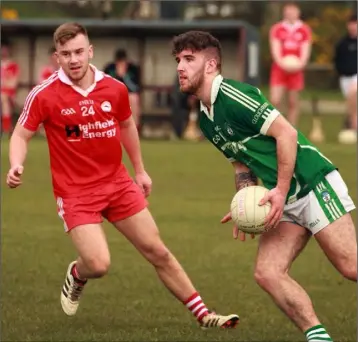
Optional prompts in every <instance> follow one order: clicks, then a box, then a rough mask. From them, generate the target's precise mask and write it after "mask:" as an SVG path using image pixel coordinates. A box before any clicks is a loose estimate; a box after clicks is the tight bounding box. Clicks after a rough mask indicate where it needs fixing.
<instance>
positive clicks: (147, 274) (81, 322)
mask: <svg viewBox="0 0 358 342" xmlns="http://www.w3.org/2000/svg"><path fill="white" fill-rule="evenodd" d="M341 121H342V120H341V118H337V117H334V116H329V117H327V118H326V119H325V121H324V126H325V129H326V132H327V138H328V142H327V143H325V144H324V145H322V146H320V147H321V150H322V151H323V152H324V153H325V154H327V156H328V157H329V158H331V159H332V160H333V161H334V162H335V163H336V164H337V165H338V167H339V168H340V169H341V172H342V174H343V177H344V178H345V180H346V182H347V184H348V187H349V188H350V189H351V195H352V197H353V198H354V200H355V201H356V186H357V184H356V149H355V147H354V146H348V147H347V146H345V147H343V146H340V145H338V144H337V143H336V142H335V140H336V134H337V130H338V129H339V128H340V127H341ZM309 124H310V119H309V117H305V118H303V120H302V123H301V127H302V130H303V131H304V132H307V131H308V129H309ZM142 146H143V153H144V156H145V162H146V165H147V169H148V171H149V173H150V174H151V176H152V178H153V181H154V189H153V194H152V196H151V200H150V202H151V204H150V208H151V211H152V213H153V214H154V216H155V218H156V220H157V223H158V225H159V227H160V229H161V233H162V236H163V239H164V240H165V241H166V243H167V244H168V246H169V247H170V248H171V249H172V251H173V252H174V253H175V254H176V255H177V257H178V259H179V260H180V261H181V262H182V264H183V266H184V267H185V268H186V270H187V272H188V273H189V275H190V276H191V278H192V279H193V281H194V283H195V284H196V285H197V287H198V290H199V291H200V293H201V295H202V296H203V298H204V299H205V301H206V303H207V305H208V306H210V307H211V308H214V309H216V310H217V311H219V312H223V313H231V312H238V313H239V315H240V317H241V325H240V326H239V328H238V329H236V330H232V331H224V330H214V331H213V330H208V331H202V330H200V329H198V327H197V326H196V323H195V321H194V319H193V317H192V316H191V314H190V313H189V312H187V311H186V309H185V307H184V306H183V305H182V304H180V303H178V302H176V301H175V300H174V299H173V298H172V297H171V295H170V294H169V293H167V291H166V290H165V289H164V288H163V287H162V285H161V284H160V283H159V281H158V280H157V278H156V276H155V274H154V272H153V270H152V268H151V267H150V266H149V265H148V264H147V263H146V262H145V261H144V260H142V258H141V257H140V256H139V255H138V254H137V252H136V251H135V250H134V248H133V247H132V246H130V245H129V244H128V243H127V242H126V241H125V240H124V238H123V237H122V236H121V235H120V234H118V233H117V232H116V231H115V230H114V229H113V228H112V227H111V226H110V225H108V224H105V228H106V232H107V233H108V239H109V244H110V248H111V252H112V266H111V270H110V273H109V275H108V276H107V277H105V278H103V279H101V280H97V281H94V282H92V283H90V284H89V286H88V287H87V288H86V290H85V293H84V297H83V300H82V302H81V307H80V309H79V312H78V314H77V315H76V316H75V317H72V318H69V317H66V316H65V315H64V314H63V312H62V310H61V306H60V301H59V298H60V290H61V286H62V282H63V280H64V273H65V271H66V269H67V266H68V263H69V262H70V261H71V260H73V259H74V258H75V253H74V249H73V247H72V245H71V243H70V241H69V239H68V238H67V237H66V235H65V234H64V233H63V228H62V223H61V221H60V219H59V218H58V216H57V213H56V204H55V201H54V199H53V197H52V189H51V185H50V172H49V164H48V157H47V147H46V144H45V142H44V141H43V140H41V139H34V140H33V141H32V142H31V144H30V151H29V157H28V160H27V163H26V165H25V175H24V184H23V186H22V187H20V188H19V189H17V190H15V191H10V190H9V189H7V188H6V187H4V184H5V182H4V180H5V174H6V171H7V166H8V161H7V149H8V142H7V141H5V140H4V141H3V144H2V166H3V167H2V185H3V191H2V277H1V288H2V293H1V294H2V296H1V307H2V315H1V325H2V327H1V328H2V329H1V335H2V336H1V340H2V341H303V340H304V339H303V336H302V334H301V333H300V332H298V331H297V330H296V328H295V327H294V326H293V325H292V324H291V323H290V322H289V321H288V319H286V318H285V317H284V316H283V315H282V314H281V312H280V311H279V310H278V309H277V308H276V307H275V306H274V305H273V303H272V302H271V300H270V299H269V297H268V296H267V295H266V294H265V293H263V292H262V291H261V290H260V289H259V287H258V286H257V285H256V284H255V282H254V280H253V276H252V274H253V265H254V258H255V252H256V248H257V241H256V240H253V241H251V240H249V241H247V242H246V243H240V242H238V241H234V240H233V239H232V238H231V226H222V225H220V223H219V221H220V218H221V216H222V215H223V214H225V213H226V211H227V210H228V205H229V201H230V199H231V196H232V195H233V176H232V168H231V166H230V165H228V163H227V162H226V161H225V160H224V159H223V157H222V156H221V155H220V153H218V152H216V150H215V149H214V148H213V147H211V146H210V145H209V144H208V143H206V142H203V143H198V144H195V143H183V142H160V141H158V142H154V141H153V142H149V141H146V142H143V144H142ZM354 217H355V216H354ZM337 234H339V232H337ZM292 274H293V276H294V277H295V278H296V279H297V280H298V281H299V282H300V283H301V284H302V285H304V287H305V288H306V289H307V291H308V293H309V294H310V295H311V296H312V299H313V302H314V305H315V307H316V310H317V312H318V314H319V317H320V319H321V321H322V322H323V323H324V324H325V325H326V326H327V328H328V330H329V332H330V333H331V335H332V337H333V338H334V340H335V341H342V342H343V341H356V322H357V321H356V313H357V309H356V286H355V284H353V283H350V282H348V281H346V280H344V279H343V278H342V277H341V276H340V275H338V274H337V272H336V271H335V270H334V269H333V267H332V266H331V265H330V264H329V263H328V261H327V260H326V258H325V257H324V255H323V253H322V252H321V251H320V250H319V248H318V246H317V244H316V243H315V242H314V241H311V242H310V243H309V245H308V246H307V248H306V250H305V251H304V253H303V254H302V256H300V257H299V258H298V260H297V261H296V263H295V264H294V267H293V269H292Z"/></svg>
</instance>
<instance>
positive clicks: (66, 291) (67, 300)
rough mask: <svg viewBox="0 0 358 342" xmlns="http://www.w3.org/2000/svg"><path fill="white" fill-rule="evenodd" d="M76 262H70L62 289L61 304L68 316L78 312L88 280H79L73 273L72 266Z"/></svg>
mask: <svg viewBox="0 0 358 342" xmlns="http://www.w3.org/2000/svg"><path fill="white" fill-rule="evenodd" d="M75 264H76V261H73V262H71V263H70V265H69V266H68V269H67V274H66V279H65V283H64V284H63V286H62V291H61V305H62V309H63V311H64V312H65V314H66V315H68V316H73V315H75V314H76V312H77V309H78V305H79V300H80V296H81V293H82V290H83V288H84V286H85V284H86V282H83V281H78V280H77V279H75V278H74V277H73V275H72V273H71V271H72V267H73V266H74V265H75Z"/></svg>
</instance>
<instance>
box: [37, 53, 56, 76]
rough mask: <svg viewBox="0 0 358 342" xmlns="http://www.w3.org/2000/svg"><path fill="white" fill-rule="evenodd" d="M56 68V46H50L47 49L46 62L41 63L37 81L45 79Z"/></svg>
mask: <svg viewBox="0 0 358 342" xmlns="http://www.w3.org/2000/svg"><path fill="white" fill-rule="evenodd" d="M57 69H58V63H57V56H56V48H55V47H54V46H51V47H50V48H49V50H48V62H47V64H45V65H43V66H42V68H41V70H40V74H39V80H38V83H41V82H43V81H44V80H47V79H48V78H49V77H50V76H51V75H52V74H53V73H54V72H55V71H56V70H57Z"/></svg>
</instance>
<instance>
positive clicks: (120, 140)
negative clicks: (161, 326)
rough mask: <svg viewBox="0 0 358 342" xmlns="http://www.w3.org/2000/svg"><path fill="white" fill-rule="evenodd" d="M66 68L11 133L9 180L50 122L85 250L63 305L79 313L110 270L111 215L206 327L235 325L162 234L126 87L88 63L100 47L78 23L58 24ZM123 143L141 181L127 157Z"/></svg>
mask: <svg viewBox="0 0 358 342" xmlns="http://www.w3.org/2000/svg"><path fill="white" fill-rule="evenodd" d="M54 42H55V45H56V51H57V52H56V53H57V57H58V62H59V64H60V69H59V71H58V72H56V73H55V74H53V76H51V77H50V78H49V79H48V80H46V81H45V82H43V83H41V84H40V85H38V86H37V87H35V88H34V89H33V90H32V91H31V92H30V93H29V95H28V96H27V99H26V101H25V105H24V109H23V112H22V114H21V116H20V118H19V120H18V123H17V125H16V128H15V130H14V133H13V135H12V137H11V140H10V151H9V156H10V165H11V168H10V170H9V172H8V175H7V184H8V185H9V187H11V188H16V187H17V186H19V185H20V184H21V176H22V174H23V171H24V166H23V164H24V162H25V157H26V153H27V145H28V141H29V140H30V138H31V137H32V136H33V134H34V132H36V130H37V128H38V126H39V124H40V123H42V122H43V123H44V127H45V130H46V135H47V142H48V145H49V152H50V162H51V172H52V183H53V188H54V194H55V197H56V200H57V205H58V214H59V216H60V217H61V218H62V219H63V221H64V226H65V231H66V232H67V233H68V235H69V237H70V238H71V240H72V242H73V243H74V246H75V248H76V249H77V252H78V255H79V257H78V259H77V260H76V261H73V262H71V263H70V265H69V266H68V269H67V273H66V278H65V283H64V284H63V287H62V291H61V305H62V308H63V310H64V312H65V313H66V314H67V315H69V316H72V315H74V314H76V311H77V309H78V305H79V299H80V296H81V293H82V290H83V288H84V286H85V284H86V283H87V280H88V279H93V278H100V277H102V276H104V275H105V274H106V273H107V272H108V269H109V265H110V254H109V249H108V245H107V241H106V237H105V235H104V232H103V229H102V226H101V223H102V216H103V217H105V218H106V219H107V220H108V221H109V222H111V223H112V224H113V225H114V226H115V227H116V228H117V230H118V231H119V232H121V233H122V234H123V235H124V236H125V237H126V238H127V239H128V240H129V241H130V242H131V243H132V244H133V245H134V246H135V247H136V248H137V250H138V251H139V252H140V253H141V254H142V255H143V256H144V257H145V258H146V259H147V260H148V261H149V262H150V263H151V264H152V265H153V266H154V268H155V270H156V272H157V274H158V276H159V278H160V280H161V281H162V282H163V284H164V285H165V286H166V287H167V288H168V290H169V291H170V292H171V293H173V294H174V296H175V297H176V298H177V299H178V300H180V301H181V302H182V303H184V304H185V305H186V306H187V308H188V309H189V310H190V311H191V312H192V313H193V314H194V315H195V317H196V318H197V320H198V322H199V324H200V325H201V326H203V327H225V328H231V327H234V326H236V324H237V323H238V320H239V317H238V316H237V315H228V316H222V315H218V314H216V313H212V312H210V311H209V310H208V309H207V307H206V305H205V304H204V303H203V301H202V299H201V297H200V295H199V294H198V292H197V291H196V289H195V288H194V286H193V285H192V283H191V281H190V279H189V278H188V276H187V275H186V273H185V271H184V270H183V268H182V267H181V265H180V264H179V262H178V261H177V260H176V258H175V257H174V256H173V254H172V253H171V252H170V251H169V250H168V248H167V247H166V246H165V244H164V243H163V241H162V240H161V238H160V235H159V232H158V228H157V226H156V223H155V222H154V220H153V218H152V216H151V214H150V212H149V211H148V209H147V201H146V199H145V197H146V196H148V195H149V194H150V192H151V188H152V181H151V179H150V177H149V176H148V174H147V173H146V171H145V168H144V165H143V161H142V156H141V150H140V143H139V138H138V132H137V128H136V125H135V122H134V119H133V117H132V115H131V111H130V107H129V98H128V90H127V87H126V86H125V85H124V84H123V83H121V82H119V81H117V80H115V79H114V78H112V77H110V76H106V75H105V74H104V73H103V72H101V71H99V70H98V69H96V68H95V67H94V66H93V65H90V64H89V61H90V59H91V58H92V57H93V47H92V45H91V44H90V42H89V39H88V35H87V31H86V29H85V28H84V27H83V26H81V25H79V24H77V23H66V24H63V25H61V26H60V27H58V28H57V30H56V31H55V33H54ZM121 144H123V146H124V148H125V150H126V152H127V154H128V156H129V158H130V160H131V163H132V165H133V168H134V171H135V180H136V182H134V181H133V180H132V178H131V177H130V176H129V174H128V172H127V170H126V168H125V166H124V165H123V164H122V150H121Z"/></svg>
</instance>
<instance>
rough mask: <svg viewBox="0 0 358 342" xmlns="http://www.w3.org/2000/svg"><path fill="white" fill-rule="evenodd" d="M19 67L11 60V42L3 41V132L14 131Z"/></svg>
mask: <svg viewBox="0 0 358 342" xmlns="http://www.w3.org/2000/svg"><path fill="white" fill-rule="evenodd" d="M19 76H20V68H19V65H18V64H17V63H16V62H15V61H14V60H13V59H12V58H11V45H10V42H9V41H7V40H5V39H2V41H1V77H0V78H1V127H2V132H4V133H10V132H11V131H12V115H13V110H14V104H15V96H16V92H17V85H18V82H19Z"/></svg>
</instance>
